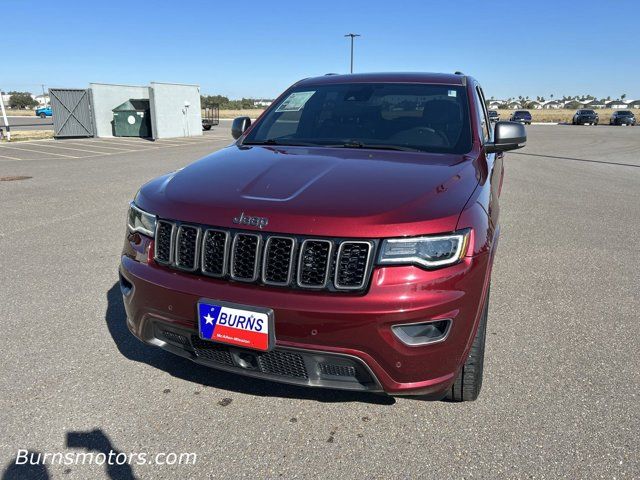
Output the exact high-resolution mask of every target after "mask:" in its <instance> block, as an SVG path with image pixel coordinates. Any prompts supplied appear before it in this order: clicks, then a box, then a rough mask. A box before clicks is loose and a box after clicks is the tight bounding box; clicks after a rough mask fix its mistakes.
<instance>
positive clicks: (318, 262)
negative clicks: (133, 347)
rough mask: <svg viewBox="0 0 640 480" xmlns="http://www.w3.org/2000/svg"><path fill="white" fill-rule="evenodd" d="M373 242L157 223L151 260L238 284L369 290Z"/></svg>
mask: <svg viewBox="0 0 640 480" xmlns="http://www.w3.org/2000/svg"><path fill="white" fill-rule="evenodd" d="M376 244H377V243H376V242H375V241H363V240H345V239H330V238H307V237H298V236H289V235H279V234H269V233H262V232H260V233H257V232H256V233H254V232H246V231H236V230H228V229H222V228H213V227H211V228H210V227H206V226H201V225H192V224H187V223H180V222H173V221H167V220H158V222H157V227H156V235H155V250H154V251H155V260H156V261H157V262H158V263H159V264H161V265H166V266H169V267H172V268H177V269H180V270H183V271H187V272H193V273H196V274H202V275H207V276H210V277H216V278H221V279H230V280H235V281H239V282H248V283H261V284H264V285H274V286H280V287H289V288H304V289H315V290H328V291H362V290H365V289H366V288H367V286H368V282H369V277H370V275H371V269H372V258H373V253H374V251H375V247H376Z"/></svg>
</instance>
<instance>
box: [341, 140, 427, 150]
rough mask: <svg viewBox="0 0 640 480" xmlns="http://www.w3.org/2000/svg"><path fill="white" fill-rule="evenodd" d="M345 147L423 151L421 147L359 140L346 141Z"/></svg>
mask: <svg viewBox="0 0 640 480" xmlns="http://www.w3.org/2000/svg"><path fill="white" fill-rule="evenodd" d="M342 146H343V147H344V148H370V149H372V150H398V151H401V152H421V151H422V150H420V149H419V148H413V147H402V146H400V145H386V144H376V143H364V142H358V141H352V142H345V143H343V144H342Z"/></svg>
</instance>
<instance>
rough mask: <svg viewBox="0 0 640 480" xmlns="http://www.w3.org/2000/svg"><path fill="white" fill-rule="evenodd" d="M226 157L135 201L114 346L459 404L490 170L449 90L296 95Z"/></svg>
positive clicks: (240, 133)
mask: <svg viewBox="0 0 640 480" xmlns="http://www.w3.org/2000/svg"><path fill="white" fill-rule="evenodd" d="M232 134H233V137H234V138H235V139H236V141H235V142H234V143H233V144H231V145H229V146H228V147H226V148H223V149H221V150H220V151H218V152H216V153H213V154H211V155H209V156H208V157H205V158H203V159H201V160H199V161H197V162H195V163H192V164H190V165H188V166H187V167H185V168H183V169H180V170H178V171H175V172H172V173H169V174H167V175H163V176H161V177H159V178H156V179H154V180H152V181H150V182H149V183H147V184H146V185H144V186H143V187H142V188H141V189H140V191H139V192H138V193H137V195H136V197H135V199H134V201H133V202H132V203H131V206H130V209H129V217H128V232H127V235H126V239H125V243H124V251H123V253H122V257H121V264H120V286H121V290H122V293H123V297H124V304H125V308H126V311H127V317H128V318H127V324H128V327H129V329H130V330H131V332H132V333H133V334H134V335H135V336H136V337H138V338H139V339H141V340H143V341H144V342H146V343H148V344H151V345H155V346H158V347H161V348H164V349H166V350H168V351H170V352H172V353H175V354H178V355H181V356H183V357H186V358H189V359H191V360H193V361H195V362H197V363H200V364H203V365H208V366H210V367H214V368H217V369H221V370H226V371H229V372H235V373H239V374H243V375H247V376H251V377H259V378H263V379H269V380H274V381H280V382H288V383H293V384H299V385H308V386H317V387H330V388H341V389H348V390H364V391H372V392H387V393H389V394H392V395H420V396H425V397H428V398H442V397H447V398H449V399H451V400H455V401H463V400H474V399H475V398H476V397H477V396H478V394H479V392H480V387H481V384H482V370H483V358H484V345H485V335H486V323H487V304H488V298H489V282H490V277H491V266H492V263H493V258H494V255H495V252H496V247H497V243H498V234H499V232H500V226H499V222H498V214H499V206H498V198H499V196H500V189H501V186H502V178H503V159H502V153H501V152H503V151H506V150H512V149H516V148H520V147H522V146H523V145H524V143H525V141H526V133H525V129H524V126H522V125H520V124H515V123H511V122H498V123H497V124H496V125H495V128H494V129H492V128H491V122H490V118H489V115H488V112H487V109H486V107H485V99H484V94H483V92H482V89H481V88H480V86H479V85H478V83H477V82H476V81H475V80H474V79H473V78H471V77H469V76H465V75H462V74H454V75H447V74H427V73H377V74H373V73H371V74H355V75H327V76H323V77H318V78H308V79H305V80H301V81H299V82H298V83H296V84H295V85H293V86H292V87H290V88H289V89H288V90H287V91H286V92H284V93H283V94H282V95H281V96H280V97H279V98H278V99H277V100H276V101H275V102H273V104H272V106H271V107H269V108H268V109H267V110H266V111H265V112H264V114H262V115H261V116H260V118H259V119H258V120H257V121H256V122H255V123H253V124H252V123H251V120H250V119H249V118H247V117H241V118H237V119H235V120H234V122H233V126H232Z"/></svg>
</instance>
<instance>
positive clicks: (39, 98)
mask: <svg viewBox="0 0 640 480" xmlns="http://www.w3.org/2000/svg"><path fill="white" fill-rule="evenodd" d="M31 97H32V98H33V99H34V100H35V101H36V102H38V105H40V106H42V107H44V106H45V105H49V103H50V99H49V95H31Z"/></svg>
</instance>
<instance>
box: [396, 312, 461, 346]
mask: <svg viewBox="0 0 640 480" xmlns="http://www.w3.org/2000/svg"><path fill="white" fill-rule="evenodd" d="M450 329H451V320H450V319H448V318H445V319H443V320H430V321H428V322H420V323H404V324H400V325H393V326H392V327H391V331H392V332H393V333H394V335H395V336H396V337H398V340H400V341H401V342H402V343H404V344H406V345H409V346H411V347H416V346H419V345H427V344H429V343H437V342H442V341H443V340H444V339H446V338H447V335H449V330H450Z"/></svg>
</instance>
